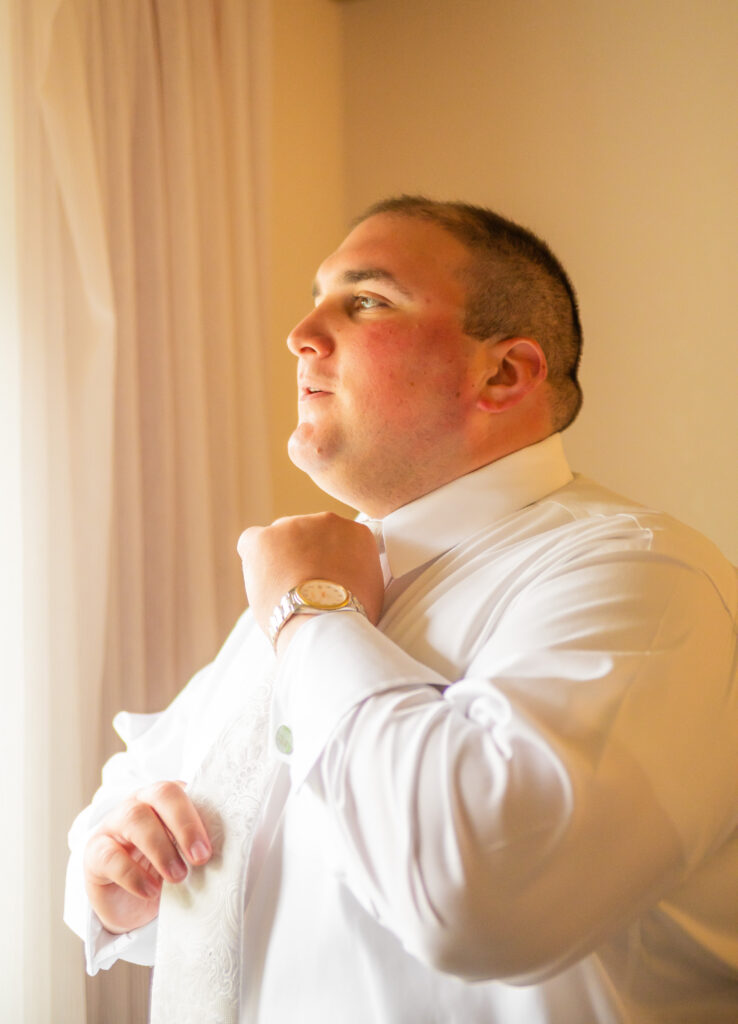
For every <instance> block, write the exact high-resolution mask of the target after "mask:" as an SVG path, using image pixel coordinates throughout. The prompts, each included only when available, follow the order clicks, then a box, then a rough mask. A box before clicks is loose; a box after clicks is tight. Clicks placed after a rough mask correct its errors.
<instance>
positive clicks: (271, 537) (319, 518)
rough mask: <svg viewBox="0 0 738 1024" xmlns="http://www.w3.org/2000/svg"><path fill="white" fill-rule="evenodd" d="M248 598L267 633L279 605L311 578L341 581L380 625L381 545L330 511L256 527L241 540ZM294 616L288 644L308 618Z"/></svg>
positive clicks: (358, 526)
mask: <svg viewBox="0 0 738 1024" xmlns="http://www.w3.org/2000/svg"><path fill="white" fill-rule="evenodd" d="M238 553H239V555H240V556H241V560H242V562H243V576H244V582H245V584H246V594H247V597H248V600H249V605H250V606H251V610H252V611H253V613H254V618H255V619H256V621H257V623H258V624H259V626H260V627H261V629H262V630H263V631H264V632H265V633H266V632H267V626H268V622H269V618H270V616H271V614H272V612H273V611H274V607H275V605H276V604H277V602H278V601H279V600H280V599H281V598H282V597H283V596H284V594H286V593H287V591H288V590H290V589H291V588H292V587H296V586H297V585H298V584H300V583H304V582H305V580H309V579H326V580H332V581H333V582H334V583H341V584H343V586H344V587H346V588H347V589H348V590H350V591H351V593H352V594H354V596H355V597H357V598H358V599H359V601H361V603H362V604H363V606H364V608H365V610H366V613H367V617H368V619H369V621H370V622H371V623H373V624H374V625H376V623H377V622H378V621H379V616H380V614H381V612H382V601H383V597H384V584H383V580H382V569H381V567H380V564H379V554H378V552H377V545H376V542H375V540H374V537H373V535H372V532H371V530H370V529H369V528H368V527H367V526H364V525H363V524H361V523H356V522H353V520H350V519H344V518H343V517H342V516H337V515H334V514H333V513H331V512H321V513H318V514H317V515H311V516H290V517H288V518H284V519H276V520H275V521H274V522H273V523H272V524H271V526H264V527H262V526H252V527H250V528H249V529H248V530H245V531H244V532H243V533H242V534H241V537H240V539H239V541H238ZM307 618H308V617H307V616H294V618H293V619H292V620H291V621H290V622H289V623H288V624H287V626H286V627H285V629H284V630H283V633H282V634H280V643H279V648H280V651H281V650H282V649H283V644H282V635H284V638H285V640H288V638H289V635H291V634H292V632H293V631H294V628H296V627H297V626H298V625H299V624H302V623H304V622H305V621H306V620H307Z"/></svg>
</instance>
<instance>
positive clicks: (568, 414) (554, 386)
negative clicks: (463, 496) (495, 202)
mask: <svg viewBox="0 0 738 1024" xmlns="http://www.w3.org/2000/svg"><path fill="white" fill-rule="evenodd" d="M380 213H390V214H397V215H400V216H405V217H418V218H422V219H424V220H429V221H432V222H434V223H436V224H438V225H439V227H442V228H444V229H445V230H446V231H448V232H449V233H450V234H452V235H454V236H455V237H456V238H457V239H458V240H459V241H460V242H462V243H463V244H464V245H465V246H466V247H467V249H468V250H469V252H470V254H471V256H472V262H471V265H470V266H469V268H468V269H467V271H466V272H465V274H464V277H465V278H466V279H467V282H468V286H469V296H468V300H467V305H466V313H465V317H464V325H463V326H464V330H465V331H466V333H467V334H469V335H470V336H471V337H474V338H479V339H480V340H486V339H489V338H493V339H495V340H499V339H501V338H514V337H527V338H533V339H535V340H536V341H537V342H538V344H539V345H540V346H541V348H542V349H543V352H544V354H545V356H546V362H547V363H548V381H549V383H550V385H551V391H552V395H553V400H552V410H551V411H552V419H553V424H554V429H556V430H564V429H565V428H566V427H568V426H569V424H570V423H572V422H573V420H574V418H575V417H576V415H577V413H578V412H579V409H580V408H581V404H582V390H581V387H580V385H579V381H578V379H577V370H578V368H579V359H580V354H581V348H582V328H581V324H580V321H579V309H578V306H577V299H576V295H575V292H574V288H573V286H572V284H571V281H570V280H569V277H568V275H567V274H566V271H565V270H564V268H563V267H562V265H561V263H560V262H559V261H558V259H557V258H556V257H555V256H554V254H553V253H552V252H551V250H550V249H549V247H548V246H547V245H546V243H545V242H543V241H542V240H541V239H540V238H538V237H537V236H536V235H534V234H533V232H532V231H529V230H528V229H527V228H523V227H521V226H520V225H519V224H515V223H514V222H513V221H511V220H507V219H506V218H505V217H501V216H500V215H499V214H497V213H493V211H492V210H488V209H486V208H485V207H482V206H472V205H471V204H469V203H460V202H441V201H438V200H435V199H429V198H427V197H426V196H411V195H401V196H394V197H392V198H390V199H382V200H380V201H379V202H378V203H374V204H373V205H372V206H370V207H369V209H368V210H366V211H365V212H364V213H363V214H362V215H361V216H360V217H359V218H357V220H356V222H355V223H360V222H361V221H363V220H366V219H367V218H368V217H373V216H375V215H376V214H380Z"/></svg>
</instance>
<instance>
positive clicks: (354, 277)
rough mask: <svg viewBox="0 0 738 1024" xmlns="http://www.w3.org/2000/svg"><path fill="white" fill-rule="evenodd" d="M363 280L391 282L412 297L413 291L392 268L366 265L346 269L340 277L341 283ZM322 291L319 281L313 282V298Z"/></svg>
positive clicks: (354, 282)
mask: <svg viewBox="0 0 738 1024" xmlns="http://www.w3.org/2000/svg"><path fill="white" fill-rule="evenodd" d="M361 281H382V282H383V283H384V284H389V285H391V286H392V287H393V288H395V289H396V290H397V291H398V292H400V294H401V295H404V296H405V298H407V299H410V298H412V293H411V292H409V291H408V289H407V288H406V287H405V286H404V285H402V284H400V282H399V281H398V280H397V278H396V277H395V275H394V274H393V273H392V271H390V270H385V269H384V267H365V268H362V269H361V270H344V272H343V273H342V274H341V275H340V277H339V278H338V284H339V285H345V284H359V283H360V282H361ZM320 295H322V292H321V290H320V285H319V284H318V282H317V281H315V282H314V283H313V298H314V299H317V298H318V297H319V296H320Z"/></svg>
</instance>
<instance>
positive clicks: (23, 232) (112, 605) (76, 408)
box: [0, 0, 271, 1024]
mask: <svg viewBox="0 0 738 1024" xmlns="http://www.w3.org/2000/svg"><path fill="white" fill-rule="evenodd" d="M1 2H2V4H3V7H2V12H3V14H2V17H3V20H4V24H3V23H0V29H2V28H6V29H7V30H8V32H7V33H6V34H5V38H6V42H5V43H4V46H5V48H6V50H9V52H8V53H7V54H6V55H7V57H8V62H10V61H11V60H12V64H11V63H7V64H4V67H7V68H8V69H11V70H12V76H9V75H8V73H7V72H4V73H5V74H6V78H5V79H4V80H3V91H4V96H3V104H4V105H3V107H2V109H3V110H4V111H5V112H6V114H7V113H8V112H9V111H10V105H9V103H8V102H7V95H8V89H9V87H10V81H9V80H8V79H9V77H12V84H13V87H14V95H15V108H14V109H15V115H16V116H15V133H14V135H11V132H10V131H9V129H8V120H7V117H6V118H5V121H4V122H3V124H4V129H5V130H4V134H3V138H4V140H6V141H8V140H11V138H12V140H13V147H14V161H13V166H14V168H15V170H16V172H17V173H16V175H15V184H14V194H15V199H14V201H12V200H11V199H9V198H8V197H10V196H11V183H10V182H9V180H8V179H9V175H7V174H6V175H5V178H4V179H0V180H2V181H3V182H4V197H3V200H2V201H3V209H5V210H8V211H9V216H10V214H13V215H14V220H15V225H14V227H15V236H14V237H15V239H17V246H16V247H13V246H12V244H11V242H9V241H8V238H7V237H6V239H5V242H4V246H5V248H4V250H3V251H2V263H0V267H2V268H3V269H2V272H3V275H4V284H3V297H4V300H7V301H4V313H3V316H4V319H5V320H6V321H7V332H6V333H5V334H4V335H3V365H2V370H3V371H4V372H3V375H2V376H3V381H2V389H3V390H2V397H3V399H4V400H5V401H4V409H3V421H2V422H3V428H4V432H5V439H6V441H7V443H6V444H5V445H4V448H3V462H2V472H3V479H2V485H3V489H4V490H5V491H6V494H7V496H8V500H7V501H6V502H5V506H4V507H5V511H6V514H7V516H8V523H7V528H6V529H5V530H4V533H3V545H4V549H3V555H5V554H6V553H7V566H8V572H7V578H6V579H5V580H4V583H3V605H2V611H3V612H4V613H7V614H3V619H4V623H5V625H6V626H8V625H9V626H10V627H11V632H10V635H9V637H8V645H9V646H8V651H9V661H6V674H5V677H4V679H3V686H4V693H3V703H2V711H3V715H4V716H5V719H4V721H3V738H5V736H6V735H7V740H8V743H7V747H6V749H8V750H9V752H10V755H11V758H10V763H9V764H6V765H5V768H6V772H7V775H8V778H10V779H12V783H13V784H12V786H11V787H10V791H9V793H8V801H7V802H6V803H5V804H4V806H5V807H6V808H10V809H11V811H12V817H11V824H10V831H9V834H10V835H12V837H13V842H12V843H11V844H10V849H9V850H8V851H7V852H6V856H7V858H8V864H7V869H8V872H9V873H5V871H4V872H3V877H4V878H5V879H8V878H17V879H18V882H17V885H15V883H14V884H13V886H11V887H8V888H12V891H11V892H9V893H7V894H6V898H7V899H9V900H10V904H9V906H8V908H7V912H6V913H5V914H4V915H3V917H4V922H5V927H4V928H3V929H0V933H2V934H3V943H4V944H5V947H6V948H4V949H3V950H2V953H3V964H4V966H7V965H8V964H10V967H11V974H12V977H11V980H10V982H9V983H6V982H5V981H4V983H3V986H2V987H1V988H2V991H1V992H0V1007H2V1012H1V1013H0V1017H1V1018H2V1019H3V1020H13V1021H15V1020H17V1021H21V1020H22V1021H24V1022H26V1024H36V1022H38V1024H47V1022H49V1021H54V1024H66V1022H73V1024H81V1022H83V1021H85V1020H87V1021H89V1022H93V1021H94V1022H103V1021H111V1020H114V1021H116V1024H127V1022H130V1024H132V1022H133V1021H143V1020H145V1006H146V976H145V972H141V971H139V972H134V971H133V970H127V969H126V968H125V967H119V968H115V969H114V971H113V972H110V974H109V975H103V976H98V978H96V979H94V981H93V982H92V983H91V984H89V985H88V986H87V987H86V986H85V981H84V977H83V974H82V961H81V954H80V949H79V944H78V942H77V940H76V939H75V938H74V937H73V936H71V935H69V934H67V933H66V930H65V929H64V926H63V925H62V924H61V902H62V888H63V872H64V863H65V834H66V830H67V828H68V826H69V824H70V821H71V819H72V817H73V816H74V814H75V813H76V811H77V810H78V809H79V807H80V806H81V805H82V804H83V803H85V802H86V801H87V799H88V798H89V795H90V793H91V791H92V789H93V788H94V786H95V784H96V779H97V775H98V772H99V766H100V762H101V760H102V758H103V757H104V756H106V755H107V754H108V753H109V752H110V751H111V750H112V749H113V748H114V742H113V740H114V737H113V734H112V732H111V731H110V725H109V723H110V718H111V716H112V714H113V713H114V712H115V711H116V710H118V709H119V708H121V707H127V708H129V709H131V710H150V709H153V708H156V707H160V706H162V705H163V704H164V703H166V702H167V701H168V700H169V699H171V697H172V696H173V695H174V693H175V692H176V691H177V690H178V689H179V688H180V687H181V685H182V684H183V682H185V681H186V678H187V676H188V675H189V674H190V673H191V672H192V671H193V670H194V669H195V668H196V667H198V665H199V664H201V663H202V662H203V661H205V660H206V659H207V658H209V657H211V656H212V655H213V654H214V653H215V651H216V650H217V647H218V646H219V644H220V642H221V640H222V639H223V636H224V634H225V632H226V630H227V629H228V627H229V626H230V624H231V623H232V622H233V621H234V619H235V617H236V615H237V614H238V611H239V610H240V608H241V607H242V606H243V603H244V599H243V591H242V582H241V579H240V571H239V563H238V559H237V558H236V556H235V552H234V546H235V542H236V540H237V537H238V534H239V532H240V530H241V529H242V528H243V526H244V525H246V524H247V523H249V522H252V523H253V522H260V521H264V520H265V519H268V518H269V515H270V510H271V509H270V506H271V498H270V487H269V478H268V469H267V466H266V464H265V458H264V455H263V453H264V452H265V451H266V443H265V415H264V383H263V382H264V377H265V373H264V369H263V362H264V356H263V349H264V344H265V341H264V336H263V331H262V328H261V322H260V321H261V309H262V307H263V299H262V295H263V289H262V287H261V285H262V281H261V266H262V265H263V260H262V258H261V257H262V252H263V241H261V240H260V232H259V205H260V203H263V201H264V197H263V195H262V189H261V187H260V186H261V182H262V180H263V178H261V177H260V176H259V174H258V173H257V171H258V168H259V167H260V165H261V160H262V154H261V148H260V147H261V144H260V141H259V140H260V138H261V135H260V130H261V127H262V126H263V124H264V123H265V118H264V116H263V112H262V111H261V109H260V103H261V102H262V98H263V95H264V90H263V88H262V85H261V83H260V82H258V81H256V80H255V72H254V69H255V68H257V67H263V66H264V60H263V52H264V49H265V48H266V47H267V46H268V42H267V40H266V39H265V38H264V25H265V24H266V18H265V17H264V4H263V3H261V2H245V0H1ZM11 30H12V31H11ZM3 223H4V224H5V225H6V232H7V224H8V221H4V222H3ZM11 241H12V235H11ZM13 266H15V267H16V269H17V273H16V274H15V277H14V276H13ZM14 310H16V311H17V316H16V315H14V313H13V311H14ZM5 371H7V372H5ZM4 561H5V559H4ZM8 665H9V666H10V667H9V668H7V666H8ZM5 691H7V693H6V692H5ZM8 778H6V780H5V781H6V782H7V781H8ZM6 821H7V819H6ZM2 845H6V846H7V845H8V844H2ZM8 921H12V922H13V925H12V928H11V929H8V928H7V923H8ZM4 973H5V972H4ZM6 1003H7V1006H6V1005H5V1004H6Z"/></svg>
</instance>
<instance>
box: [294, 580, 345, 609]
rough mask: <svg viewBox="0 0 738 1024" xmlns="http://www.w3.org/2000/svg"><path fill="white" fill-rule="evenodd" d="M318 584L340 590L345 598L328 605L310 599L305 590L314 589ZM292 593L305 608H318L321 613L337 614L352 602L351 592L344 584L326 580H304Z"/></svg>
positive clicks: (312, 598)
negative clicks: (306, 588) (307, 588)
mask: <svg viewBox="0 0 738 1024" xmlns="http://www.w3.org/2000/svg"><path fill="white" fill-rule="evenodd" d="M316 584H322V585H323V586H326V587H330V588H331V589H332V590H339V591H341V592H342V594H343V596H342V598H341V600H340V601H330V602H328V603H319V602H317V601H316V600H315V598H314V597H310V596H309V595H306V594H305V593H303V588H305V587H312V586H315V585H316ZM292 592H293V593H294V595H295V597H296V598H297V600H298V601H299V602H300V604H301V605H302V606H303V607H306V608H317V609H319V610H320V611H326V612H335V611H339V610H340V609H341V608H345V607H346V606H347V605H348V604H349V603H350V601H351V593H350V591H349V590H348V589H347V588H346V587H344V585H343V584H342V583H336V582H334V581H333V580H325V579H320V578H313V579H309V580H303V582H302V583H299V584H298V585H297V586H296V587H293V589H292Z"/></svg>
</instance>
